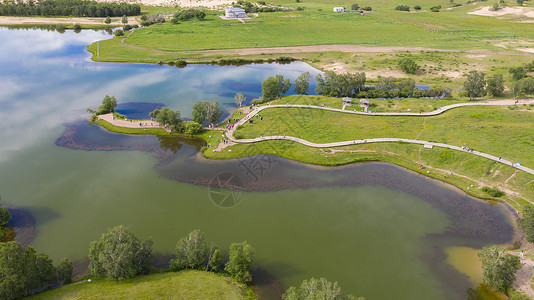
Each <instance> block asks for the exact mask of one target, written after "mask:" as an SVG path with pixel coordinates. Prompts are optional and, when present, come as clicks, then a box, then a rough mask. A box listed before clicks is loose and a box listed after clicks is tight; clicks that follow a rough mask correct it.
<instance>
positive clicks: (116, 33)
mask: <svg viewBox="0 0 534 300" xmlns="http://www.w3.org/2000/svg"><path fill="white" fill-rule="evenodd" d="M113 34H114V35H115V36H123V35H124V31H122V29H115V31H113Z"/></svg>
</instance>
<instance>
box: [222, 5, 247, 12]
mask: <svg viewBox="0 0 534 300" xmlns="http://www.w3.org/2000/svg"><path fill="white" fill-rule="evenodd" d="M226 11H233V12H245V10H244V9H242V8H239V7H231V6H230V7H228V8H227V9H226Z"/></svg>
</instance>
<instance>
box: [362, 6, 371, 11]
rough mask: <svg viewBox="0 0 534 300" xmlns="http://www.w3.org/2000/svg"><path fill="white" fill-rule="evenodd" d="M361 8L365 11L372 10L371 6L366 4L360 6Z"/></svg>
mask: <svg viewBox="0 0 534 300" xmlns="http://www.w3.org/2000/svg"><path fill="white" fill-rule="evenodd" d="M362 10H365V11H372V10H373V8H372V7H371V6H366V7H362Z"/></svg>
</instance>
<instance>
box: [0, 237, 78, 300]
mask: <svg viewBox="0 0 534 300" xmlns="http://www.w3.org/2000/svg"><path fill="white" fill-rule="evenodd" d="M60 265H61V263H60ZM71 267H72V265H71ZM58 271H59V266H58V269H56V268H55V267H54V265H53V264H52V260H51V259H50V258H49V257H48V255H46V254H44V253H37V252H36V251H35V249H34V248H33V247H27V248H24V247H23V246H22V245H20V243H18V242H8V243H0V299H18V298H22V297H24V296H27V295H30V294H31V293H34V292H35V291H36V290H42V289H45V288H47V287H49V286H51V285H54V284H56V283H57V282H58V277H57V276H56V274H57V273H58Z"/></svg>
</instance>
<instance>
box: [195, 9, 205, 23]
mask: <svg viewBox="0 0 534 300" xmlns="http://www.w3.org/2000/svg"><path fill="white" fill-rule="evenodd" d="M195 17H196V18H197V19H198V20H201V21H202V20H204V18H205V17H206V13H205V12H203V11H201V10H199V11H197V12H195Z"/></svg>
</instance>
